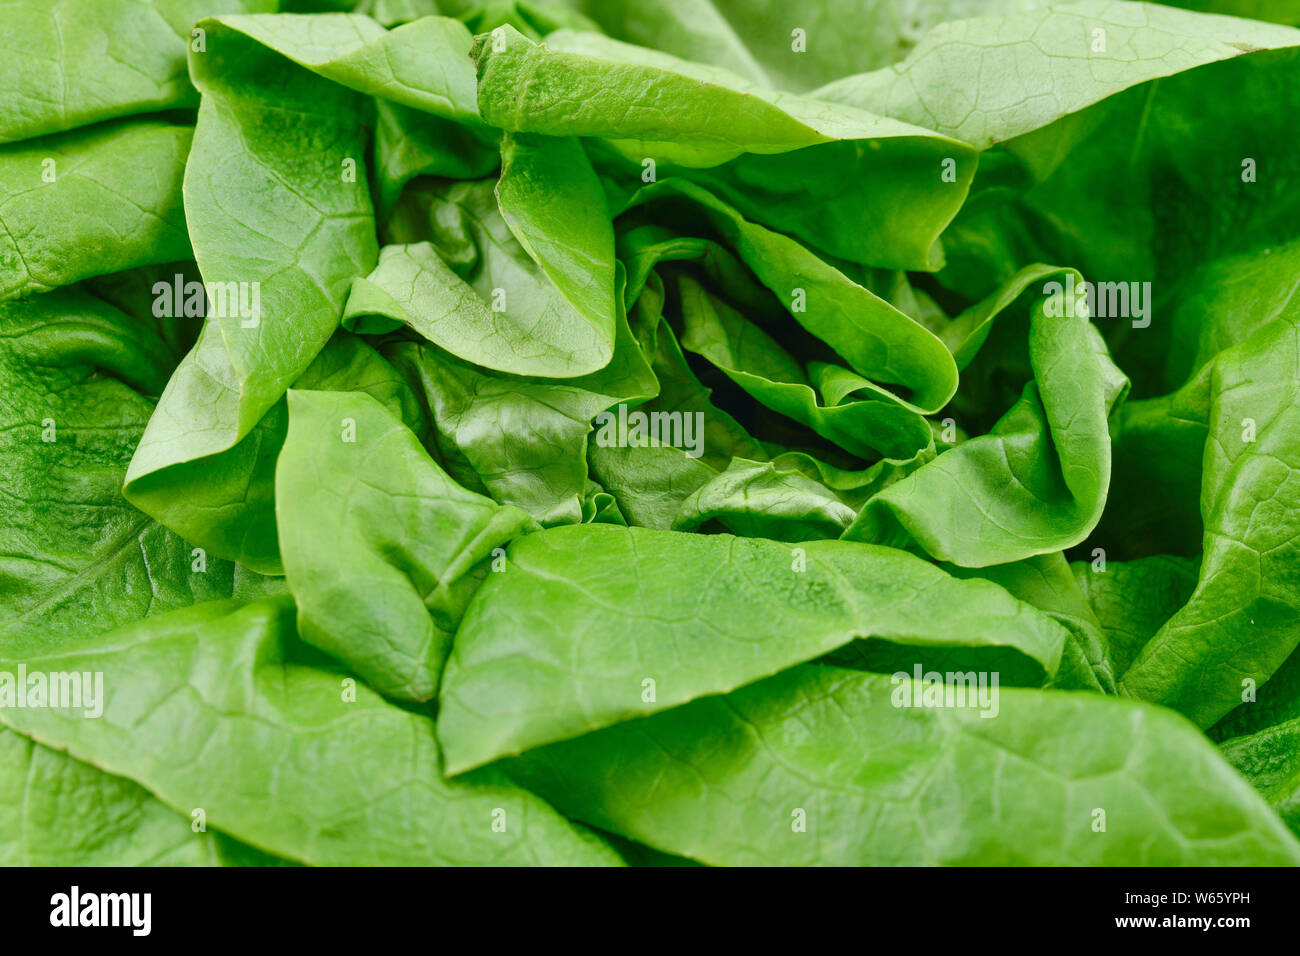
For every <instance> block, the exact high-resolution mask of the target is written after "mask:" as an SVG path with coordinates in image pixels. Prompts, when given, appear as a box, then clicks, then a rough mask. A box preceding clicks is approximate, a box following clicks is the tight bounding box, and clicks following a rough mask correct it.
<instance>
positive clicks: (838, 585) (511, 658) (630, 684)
mask: <svg viewBox="0 0 1300 956" xmlns="http://www.w3.org/2000/svg"><path fill="white" fill-rule="evenodd" d="M799 548H800V549H801V552H794V551H792V549H791V548H790V547H789V546H785V545H779V544H776V543H774V542H768V541H764V540H762V539H759V538H752V539H751V538H733V537H731V536H730V535H686V534H680V533H674V532H663V531H652V530H648V529H643V528H614V527H607V526H604V525H584V526H581V527H572V528H555V529H551V530H548V531H544V532H540V533H538V534H532V535H528V536H526V537H523V538H520V539H519V540H517V541H516V542H514V543H513V544H512V545H511V546H510V548H509V549H508V551H507V557H508V561H509V564H508V567H507V570H506V571H505V572H503V573H500V574H494V575H490V576H489V577H488V580H487V581H486V582H485V583H484V585H483V587H482V588H481V589H480V590H479V592H478V594H477V595H475V597H474V600H473V601H472V603H471V604H470V607H469V609H468V610H467V611H466V613H465V618H464V621H463V623H462V625H461V629H460V631H459V632H458V633H457V635H456V643H455V645H454V647H453V649H452V656H451V658H450V659H449V660H448V662H447V670H446V675H445V677H444V680H443V686H442V692H441V697H440V701H441V708H440V713H439V717H438V738H439V741H440V742H441V743H442V746H443V749H444V751H445V753H446V755H447V769H448V771H449V772H451V773H459V772H460V771H462V770H466V769H469V768H472V767H476V766H479V765H480V764H484V763H488V762H490V761H492V760H494V759H496V758H498V757H502V756H505V755H508V754H514V753H519V752H521V751H523V750H527V749H528V748H530V747H535V746H538V745H540V744H544V743H548V742H550V741H554V740H563V739H566V738H569V737H573V736H576V735H578V734H582V733H584V732H586V731H589V730H592V729H596V728H599V727H603V726H607V725H609V724H612V723H617V722H619V721H623V720H627V719H629V718H632V717H637V716H642V715H644V714H647V713H653V712H655V711H657V710H662V709H664V708H668V707H673V706H675V705H677V704H681V703H684V702H685V701H688V700H691V699H693V698H695V697H699V696H702V695H705V694H716V693H722V692H725V691H728V690H731V689H733V688H735V687H738V686H740V685H742V684H746V683H749V682H751V681H754V680H758V679H760V678H762V677H766V676H769V675H771V674H773V673H775V672H776V671H778V670H781V669H782V668H785V667H789V666H791V665H793V664H798V663H800V662H803V661H806V660H810V659H812V658H814V657H817V656H820V655H821V654H824V653H826V652H827V651H830V650H833V649H834V648H836V647H839V646H841V645H843V644H846V643H848V642H850V641H852V640H854V639H856V638H866V637H876V638H881V639H884V640H889V641H894V642H897V643H901V644H908V645H917V646H921V647H927V646H945V645H951V644H960V645H962V646H966V647H972V648H988V649H993V648H1002V647H1010V648H1013V649H1015V650H1017V651H1019V653H1020V654H1021V655H1023V656H1025V657H1027V658H1029V659H1030V660H1031V661H1033V662H1036V663H1037V665H1038V667H1039V669H1040V673H1044V674H1046V675H1049V676H1050V675H1052V674H1054V673H1055V672H1056V667H1057V664H1058V662H1059V660H1060V655H1061V648H1062V646H1063V645H1064V643H1065V640H1066V632H1065V631H1064V629H1063V628H1061V627H1060V626H1059V625H1058V624H1056V623H1055V622H1054V621H1051V620H1050V619H1048V618H1047V617H1046V616H1045V615H1042V614H1038V613H1037V612H1035V611H1033V610H1032V609H1031V608H1029V607H1028V606H1026V605H1024V604H1021V603H1020V602H1018V601H1016V600H1014V599H1012V598H1011V597H1010V596H1009V595H1008V594H1007V593H1006V592H1005V591H1003V590H1002V589H1001V588H998V587H995V586H993V585H991V584H988V583H986V582H981V581H958V580H955V579H953V578H950V577H949V576H947V575H946V574H944V573H943V572H942V571H941V570H940V569H938V568H936V567H934V566H933V565H931V564H929V563H928V562H926V561H923V560H921V559H919V558H916V557H913V556H912V555H910V554H907V553H905V552H902V551H898V550H894V549H889V548H877V547H873V546H871V545H859V544H849V543H845V542H840V541H811V542H808V543H806V544H803V545H800V546H799ZM801 562H803V563H802V564H801ZM801 568H802V569H801ZM687 595H690V596H692V598H691V599H690V600H683V598H684V597H685V596H687ZM555 607H564V608H565V614H564V616H563V618H557V616H556V615H555V614H554V612H553V608H555ZM641 609H645V610H641ZM629 645H631V646H632V647H634V648H635V650H634V651H632V652H629ZM647 679H649V680H650V681H652V682H653V683H654V685H655V690H654V693H653V694H652V695H650V696H649V699H647V696H646V685H645V683H644V682H645V681H646V680H647Z"/></svg>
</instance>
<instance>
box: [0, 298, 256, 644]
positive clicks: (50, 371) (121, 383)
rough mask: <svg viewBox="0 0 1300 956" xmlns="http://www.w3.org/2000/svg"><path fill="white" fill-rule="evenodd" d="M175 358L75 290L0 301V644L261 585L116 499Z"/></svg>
mask: <svg viewBox="0 0 1300 956" xmlns="http://www.w3.org/2000/svg"><path fill="white" fill-rule="evenodd" d="M172 361H173V359H172V356H171V353H170V351H169V349H168V348H167V346H166V344H165V343H164V342H163V340H162V339H161V338H160V337H159V336H158V334H157V332H156V331H155V330H151V329H149V328H147V327H146V326H145V325H144V323H142V322H140V321H138V320H136V319H133V318H130V317H128V316H127V315H125V314H124V313H122V312H120V311H118V310H117V309H116V308H114V307H113V306H111V305H109V304H108V303H106V302H105V301H103V300H102V299H99V298H96V297H95V296H92V295H90V294H89V293H87V292H86V291H84V290H82V289H79V288H68V289H60V290H58V291H56V292H51V293H49V294H47V295H43V296H38V297H36V298H33V299H31V300H30V301H27V302H9V303H4V304H0V396H3V397H0V447H2V448H3V449H4V456H3V457H4V460H5V463H6V467H5V468H4V471H3V473H2V474H0V491H2V493H0V499H2V500H3V508H2V510H3V514H4V520H3V521H0V554H2V555H3V557H0V647H8V648H14V647H17V646H39V647H44V648H57V647H59V646H60V645H61V643H62V642H63V641H65V640H68V639H70V638H73V637H77V636H81V635H84V634H88V633H99V632H101V631H104V630H108V629H111V628H114V627H117V626H119V625H122V624H125V623H127V622H129V621H134V620H138V619H139V618H142V617H145V616H148V615H150V614H155V613H161V612H162V611H166V610H169V609H172V608H176V607H184V606H187V605H189V604H192V603H194V602H196V601H211V600H216V599H219V598H228V597H231V596H232V595H238V594H256V593H257V592H258V591H261V590H263V589H264V588H265V587H267V586H269V582H267V581H265V580H262V579H259V576H258V575H255V574H250V573H249V572H247V571H245V570H243V569H240V568H237V567H235V566H234V565H232V564H230V563H229V562H226V561H222V560H220V559H218V558H217V557H216V556H215V555H211V556H210V555H205V554H203V553H202V552H201V551H196V550H195V549H194V548H193V546H192V545H191V544H190V543H188V542H186V541H183V540H182V539H181V538H179V537H177V536H176V535H174V534H172V532H170V531H168V530H167V529H166V528H164V527H162V526H161V525H159V524H158V523H157V522H155V521H154V520H152V519H151V518H150V517H149V516H148V515H145V514H142V513H140V512H139V511H137V510H136V509H135V508H133V507H131V505H130V504H128V503H127V502H126V501H124V500H123V499H122V495H121V487H122V476H123V475H124V474H125V472H126V467H127V463H128V462H129V460H130V457H131V451H132V448H133V447H134V445H135V443H136V441H137V440H138V439H139V436H140V433H141V432H142V431H143V430H144V427H145V422H146V421H147V420H148V418H149V415H150V413H151V412H152V410H153V402H152V400H151V399H149V398H148V397H146V396H148V395H151V394H157V392H158V391H159V390H160V389H161V388H162V384H163V383H164V382H165V381H166V378H167V374H168V372H169V370H170V368H171V362H172Z"/></svg>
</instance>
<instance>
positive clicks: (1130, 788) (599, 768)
mask: <svg viewBox="0 0 1300 956" xmlns="http://www.w3.org/2000/svg"><path fill="white" fill-rule="evenodd" d="M899 689H900V687H899V686H896V685H895V684H894V682H893V679H892V678H890V677H887V676H884V675H876V674H864V673H860V672H856V671H844V670H840V669H838V668H830V667H818V666H805V667H798V668H794V669H792V670H788V671H785V672H783V673H781V674H778V675H777V676H775V677H772V678H770V679H768V680H766V681H763V682H761V683H758V684H754V685H751V686H749V687H745V688H742V689H740V690H738V691H735V692H733V693H731V694H728V695H727V696H725V697H710V698H705V699H703V700H698V701H695V702H693V703H690V704H687V705H686V706H683V707H678V708H675V709H673V710H670V711H668V712H666V713H663V714H657V715H655V716H653V717H649V718H646V719H644V720H633V721H628V722H626V723H623V724H619V725H617V726H614V727H611V728H608V729H606V730H604V731H601V732H599V733H594V734H588V735H586V736H584V737H579V738H578V739H577V740H572V741H565V742H563V743H558V744H554V745H552V746H550V747H547V748H545V749H542V750H537V751H533V752H532V753H529V754H527V755H525V756H524V757H521V758H518V759H516V760H513V761H511V762H510V763H509V764H507V769H508V771H509V772H510V774H511V775H512V776H513V777H514V778H515V779H516V780H518V781H520V782H521V783H523V784H525V785H526V786H528V787H530V788H531V789H534V790H535V791H537V792H538V793H541V794H542V795H544V796H545V797H546V798H547V799H549V800H551V801H552V802H553V803H554V804H555V805H556V806H558V807H559V808H560V809H561V810H562V811H563V812H565V813H568V814H570V815H572V816H575V817H576V818H578V819H580V820H584V821H586V822H588V823H591V824H593V825H595V826H599V827H601V828H603V829H607V830H611V831H613V832H615V833H620V834H622V835H624V836H627V837H630V838H631V839H635V840H638V841H640V842H642V843H646V844H648V845H649V846H652V847H655V848H657V849H660V850H664V851H666V852H670V853H676V854H679V855H682V856H686V857H689V858H691V859H696V860H700V861H701V862H705V863H711V864H727V865H752V864H766V865H791V866H796V865H808V864H817V863H821V864H830V865H840V866H852V865H864V864H890V865H900V864H901V865H934V864H945V865H976V866H990V865H999V864H1000V865H1049V866H1050V865H1055V866H1080V865H1085V866H1086V865H1102V866H1104V865H1133V864H1135V863H1136V864H1141V865H1148V866H1160V865H1168V866H1176V865H1201V866H1241V865H1261V864H1264V865H1296V864H1297V863H1300V843H1297V841H1296V839H1295V838H1294V837H1293V836H1292V835H1291V834H1290V833H1288V832H1287V830H1286V827H1285V826H1284V825H1283V824H1282V821H1281V820H1279V819H1278V817H1277V816H1276V814H1274V812H1273V811H1272V810H1271V809H1270V808H1269V807H1268V806H1267V804H1265V803H1264V801H1263V800H1262V799H1261V798H1260V797H1259V796H1258V795H1257V794H1255V793H1254V792H1253V791H1252V790H1251V789H1250V787H1249V785H1248V784H1247V783H1246V782H1245V781H1244V780H1242V779H1241V777H1240V776H1238V775H1237V773H1236V772H1235V771H1234V770H1233V769H1232V768H1231V767H1230V766H1229V765H1228V764H1227V763H1226V762H1225V761H1224V760H1223V758H1222V757H1220V756H1219V755H1218V754H1217V753H1216V752H1215V749H1214V747H1213V746H1212V745H1211V744H1210V743H1209V742H1208V741H1206V740H1205V739H1204V738H1203V737H1202V736H1201V735H1200V734H1199V733H1197V731H1196V729H1195V728H1194V727H1192V726H1191V725H1190V724H1188V723H1187V722H1186V721H1185V720H1183V719H1182V718H1181V717H1179V716H1178V715H1176V714H1172V713H1170V712H1169V711H1167V710H1163V709H1161V708H1158V707H1152V706H1149V705H1146V704H1140V703H1137V702H1121V701H1116V700H1108V699H1106V698H1103V697H1101V696H1099V695H1096V694H1087V693H1062V692H1043V691H1036V690H1019V689H1002V690H1001V691H1000V699H999V713H998V717H997V718H996V719H993V720H984V719H981V717H980V713H981V711H980V710H979V709H977V708H973V707H966V708H933V707H922V708H905V707H897V706H894V704H893V703H892V702H891V698H892V697H894V696H895V694H896V692H897V691H899ZM1097 810H1104V811H1105V812H1106V829H1105V831H1104V832H1097V831H1095V830H1094V828H1093V822H1094V820H1095V819H1097V817H1096V811H1097ZM797 811H803V813H804V814H805V817H804V820H805V828H804V829H803V830H799V829H798V828H797V827H796V826H795V825H794V824H795V823H796V822H798V817H797V815H796V814H797Z"/></svg>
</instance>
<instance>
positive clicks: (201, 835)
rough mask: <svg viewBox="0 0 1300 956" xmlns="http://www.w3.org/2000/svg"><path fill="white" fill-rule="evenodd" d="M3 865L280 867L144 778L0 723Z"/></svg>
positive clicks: (0, 846) (279, 862)
mask: <svg viewBox="0 0 1300 956" xmlns="http://www.w3.org/2000/svg"><path fill="white" fill-rule="evenodd" d="M0 793H3V794H4V799H3V800H0V823H2V824H3V825H0V865H3V866H211V865H226V866H278V865H282V864H283V862H284V861H282V860H279V859H277V858H275V857H272V856H270V855H269V854H265V853H262V852H260V851H258V850H254V849H253V848H252V847H249V846H244V845H242V844H239V843H237V842H236V841H234V840H232V839H230V838H229V837H227V836H225V835H224V834H222V833H218V832H216V831H215V830H213V831H209V830H206V829H205V830H199V831H197V832H195V830H194V829H193V826H192V824H191V821H189V820H187V819H186V818H185V817H184V816H182V815H181V814H179V813H177V812H176V811H174V810H172V809H171V808H169V807H167V806H164V805H163V804H162V803H160V802H158V801H157V800H155V799H154V798H153V797H152V796H151V795H150V794H149V792H148V791H147V790H145V789H144V788H143V787H141V786H140V785H139V784H136V783H132V782H131V781H130V780H126V779H124V778H122V777H115V776H113V775H111V774H107V773H104V772H103V771H102V770H98V769H96V768H95V767H92V766H91V765H90V764H87V763H82V762H81V761H79V760H74V759H73V758H71V757H69V756H68V755H67V754H62V753H59V752H58V751H57V750H50V749H49V748H47V747H42V746H41V745H40V744H37V743H34V742H33V741H31V740H28V739H27V738H26V737H23V736H21V735H20V734H16V733H14V732H13V731H11V730H5V729H0Z"/></svg>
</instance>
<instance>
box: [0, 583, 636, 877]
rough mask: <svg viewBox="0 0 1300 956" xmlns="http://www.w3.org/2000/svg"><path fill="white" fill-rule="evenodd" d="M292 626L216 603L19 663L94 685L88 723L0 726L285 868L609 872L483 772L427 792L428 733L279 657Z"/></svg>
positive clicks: (546, 814)
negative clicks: (496, 823) (100, 771)
mask: <svg viewBox="0 0 1300 956" xmlns="http://www.w3.org/2000/svg"><path fill="white" fill-rule="evenodd" d="M293 617H294V608H293V603H292V601H289V600H288V599H287V598H279V599H275V600H270V601H264V602H259V603H256V604H251V605H247V606H245V607H242V608H241V607H240V606H239V605H238V604H237V603H235V602H216V603H212V604H204V605H199V606H196V607H193V608H187V609H185V610H181V611H177V612H173V613H172V614H169V615H166V616H165V617H159V618H154V619H152V620H150V621H145V622H142V623H140V624H135V625H132V626H130V627H128V628H125V629H123V630H120V631H117V632H113V633H111V634H108V635H105V636H103V637H101V638H95V639H89V640H84V641H76V642H68V643H67V644H65V645H64V646H63V647H62V648H61V649H60V650H58V651H56V652H50V653H47V654H30V655H25V656H24V657H23V658H21V660H22V661H23V662H24V663H25V664H26V665H27V667H28V668H29V669H31V670H77V671H92V672H93V671H100V672H103V674H104V684H105V687H106V688H109V689H110V690H109V692H108V693H107V695H106V696H107V701H106V705H105V710H104V715H103V716H102V717H101V718H99V719H96V720H86V719H83V718H82V715H81V712H80V711H79V710H78V711H70V710H66V709H56V708H4V709H0V721H3V722H4V723H5V724H7V725H8V726H9V727H11V728H13V729H15V730H17V731H19V732H20V733H22V734H24V735H25V736H28V737H31V738H32V739H34V740H36V741H38V742H40V743H42V744H44V745H46V746H50V747H56V748H58V749H60V750H66V751H67V752H68V753H70V754H72V755H73V756H74V757H77V758H78V759H80V760H85V761H88V762H91V763H94V764H95V765H96V766H99V767H102V768H104V769H105V770H107V771H109V772H110V773H115V774H119V775H121V776H124V777H127V778H129V779H132V780H135V781H136V782H137V783H139V784H141V785H142V786H144V787H146V788H147V789H148V790H149V791H150V792H152V793H154V794H155V795H157V797H158V798H159V799H160V800H162V801H163V802H164V803H166V804H168V805H169V806H171V807H173V808H175V809H177V810H180V811H182V812H184V813H188V812H189V811H190V810H191V809H193V808H197V807H201V808H203V809H204V811H205V812H206V817H207V820H208V822H209V824H210V825H211V826H213V827H216V828H218V829H220V830H222V831H224V832H226V833H229V834H231V835H233V836H235V837H237V838H239V839H240V840H243V841H244V842H247V843H249V844H251V845H253V846H254V847H258V848H260V849H262V850H265V851H268V852H271V853H275V854H277V855H280V856H283V857H285V858H287V859H291V860H296V861H298V862H302V863H313V864H349V865H367V864H369V865H376V866H378V865H387V866H400V865H447V864H461V865H464V864H498V865H502V864H505V865H508V864H526V863H542V864H552V865H556V864H596V865H604V864H617V863H618V862H619V860H618V857H617V855H616V854H614V853H613V852H612V851H611V850H609V849H608V848H607V847H606V846H604V845H603V844H600V843H598V842H597V841H596V840H594V839H593V838H592V837H590V836H589V835H587V834H585V833H580V832H578V831H577V830H575V829H573V828H572V827H571V826H569V824H567V823H566V822H565V821H564V820H563V819H562V818H560V817H559V816H558V815H557V814H556V813H555V812H554V811H553V810H551V809H550V807H548V806H547V805H546V804H544V803H543V802H542V801H540V800H539V799H537V798H536V797H534V796H532V795H531V794H529V793H527V792H526V791H523V790H520V789H518V788H516V787H513V786H511V785H510V784H509V783H508V782H507V781H506V780H505V778H504V777H503V776H502V775H501V774H500V773H499V772H495V771H484V772H481V773H478V774H475V775H473V776H471V777H465V778H463V779H461V780H457V781H454V782H450V783H445V782H443V780H442V775H441V772H440V767H439V764H440V758H439V755H438V747H437V744H436V743H435V742H434V736H433V722H432V721H431V720H429V718H428V717H426V716H424V715H422V714H418V713H414V712H410V711H407V710H403V709H401V708H399V707H395V706H393V705H391V704H387V703H385V702H384V701H383V700H382V699H381V698H379V697H378V696H376V695H375V694H374V692H372V691H370V690H369V689H367V688H365V687H364V686H358V687H356V688H355V690H354V693H355V699H354V700H349V698H350V697H351V696H352V695H351V694H350V693H348V692H347V691H348V689H347V687H346V686H345V685H344V683H343V681H342V680H341V675H337V674H331V673H329V672H328V671H325V670H321V669H319V668H318V667H316V666H312V664H310V663H306V662H303V659H302V658H300V657H298V656H296V654H297V647H296V644H295V638H294V633H293ZM0 659H2V660H3V661H4V663H5V664H6V665H7V666H9V667H12V666H14V664H15V663H16V662H15V661H14V659H13V658H12V657H10V656H8V655H7V654H4V653H3V651H0ZM112 688H117V689H118V690H117V691H116V692H114V691H113V690H112ZM196 748H199V749H200V750H201V752H202V755H203V759H200V760H195V759H194V753H195V749H196ZM321 781H329V786H328V787H327V788H325V789H322V788H321ZM498 810H499V811H503V812H504V819H505V823H506V825H505V828H504V830H499V829H494V827H493V819H494V814H495V815H496V817H497V818H498V819H500V818H501V817H500V814H499V813H497V812H496V811H498Z"/></svg>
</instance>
